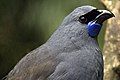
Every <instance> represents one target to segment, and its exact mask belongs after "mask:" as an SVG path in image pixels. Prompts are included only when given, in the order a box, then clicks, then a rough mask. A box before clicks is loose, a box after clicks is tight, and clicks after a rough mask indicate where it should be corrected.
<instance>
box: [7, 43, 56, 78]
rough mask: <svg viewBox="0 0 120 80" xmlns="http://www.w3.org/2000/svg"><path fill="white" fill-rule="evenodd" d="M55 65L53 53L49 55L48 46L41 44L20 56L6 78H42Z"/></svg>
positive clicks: (52, 69)
mask: <svg viewBox="0 0 120 80" xmlns="http://www.w3.org/2000/svg"><path fill="white" fill-rule="evenodd" d="M56 65H57V61H56V60H55V55H53V54H52V55H51V52H50V50H49V48H47V47H46V46H44V45H43V46H41V47H40V48H37V49H35V50H33V51H32V52H30V53H28V54H27V55H26V56H25V57H24V58H22V59H21V60H20V62H18V64H17V65H16V66H15V67H14V69H13V70H12V71H11V72H10V73H9V74H8V75H7V77H6V80H37V79H38V78H39V80H44V79H45V78H46V77H48V76H49V75H50V74H51V73H52V72H53V71H54V68H55V66H56Z"/></svg>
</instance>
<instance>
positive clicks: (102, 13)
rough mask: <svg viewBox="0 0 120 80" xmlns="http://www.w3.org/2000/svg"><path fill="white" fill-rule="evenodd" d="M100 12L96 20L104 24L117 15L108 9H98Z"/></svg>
mask: <svg viewBox="0 0 120 80" xmlns="http://www.w3.org/2000/svg"><path fill="white" fill-rule="evenodd" d="M97 11H99V12H100V14H99V15H98V16H97V17H96V18H95V20H94V22H96V23H99V24H102V23H103V22H104V21H105V20H107V19H109V18H112V17H115V15H114V14H113V13H112V12H110V11H108V10H97Z"/></svg>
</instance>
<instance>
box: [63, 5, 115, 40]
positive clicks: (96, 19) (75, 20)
mask: <svg viewBox="0 0 120 80" xmlns="http://www.w3.org/2000/svg"><path fill="white" fill-rule="evenodd" d="M111 17H114V14H113V13H112V12H110V11H108V10H98V9H97V8H95V7H93V6H82V7H78V8H76V9H75V10H74V11H73V12H71V13H70V14H69V15H68V16H67V17H66V18H65V19H64V21H63V24H65V25H74V26H73V27H77V28H78V29H77V30H78V31H81V30H83V29H86V30H87V33H88V35H89V36H90V37H92V38H95V37H97V36H98V34H99V32H100V30H101V28H102V24H103V22H104V21H105V20H107V19H109V18H111ZM83 31H84V30H83Z"/></svg>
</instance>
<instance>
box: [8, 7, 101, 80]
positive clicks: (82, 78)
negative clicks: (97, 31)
mask: <svg viewBox="0 0 120 80" xmlns="http://www.w3.org/2000/svg"><path fill="white" fill-rule="evenodd" d="M93 9H95V7H92V6H82V7H78V8H76V9H75V10H74V11H73V12H71V13H70V14H69V15H68V16H67V17H65V19H64V20H63V22H62V24H61V25H60V26H59V27H58V29H57V30H56V31H55V32H54V33H53V35H52V36H51V37H50V39H49V40H48V41H47V42H46V43H45V44H43V45H42V46H40V47H38V48H37V49H35V50H33V51H31V52H30V53H28V54H27V55H26V56H25V57H23V58H22V59H21V60H20V61H19V62H18V63H17V65H16V66H15V67H14V69H13V70H11V71H10V73H9V74H8V75H7V76H6V77H7V78H6V80H103V59H102V53H101V51H100V49H99V46H98V43H97V40H96V39H95V38H92V37H90V36H89V35H88V33H87V27H86V24H82V23H80V22H79V21H78V19H79V17H80V16H81V15H84V14H86V13H88V12H90V11H92V10H93Z"/></svg>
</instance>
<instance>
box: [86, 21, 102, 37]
mask: <svg viewBox="0 0 120 80" xmlns="http://www.w3.org/2000/svg"><path fill="white" fill-rule="evenodd" d="M101 27H102V25H100V24H98V23H95V22H89V23H88V25H87V28H88V34H89V36H91V37H97V36H98V34H99V32H100V30H101Z"/></svg>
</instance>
